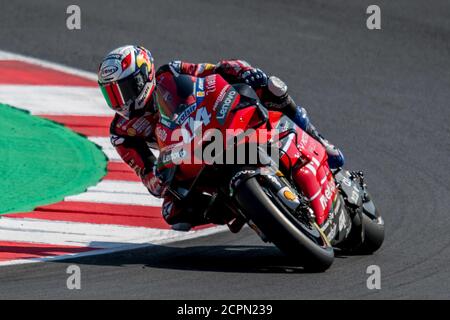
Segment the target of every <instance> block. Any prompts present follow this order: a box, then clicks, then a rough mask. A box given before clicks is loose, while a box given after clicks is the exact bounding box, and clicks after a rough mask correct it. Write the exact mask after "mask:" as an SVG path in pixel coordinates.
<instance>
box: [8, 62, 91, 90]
mask: <svg viewBox="0 0 450 320" xmlns="http://www.w3.org/2000/svg"><path fill="white" fill-rule="evenodd" d="M0 70H1V71H2V72H1V73H0V84H8V85H18V84H20V85H57V86H81V87H96V86H97V83H96V82H95V81H92V80H88V79H86V78H83V77H79V76H75V75H72V74H69V73H65V72H61V71H57V70H53V69H48V68H44V67H41V66H38V65H35V64H31V63H27V62H23V61H19V60H3V61H0Z"/></svg>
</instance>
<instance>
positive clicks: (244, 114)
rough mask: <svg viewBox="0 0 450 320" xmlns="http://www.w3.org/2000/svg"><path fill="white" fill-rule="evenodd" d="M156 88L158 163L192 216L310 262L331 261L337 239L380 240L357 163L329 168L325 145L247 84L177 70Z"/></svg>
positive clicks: (358, 245)
mask: <svg viewBox="0 0 450 320" xmlns="http://www.w3.org/2000/svg"><path fill="white" fill-rule="evenodd" d="M157 90H158V105H159V110H160V113H161V120H160V123H159V124H158V126H157V128H156V135H157V139H158V144H159V147H160V155H159V158H158V168H159V172H160V173H161V176H162V178H163V179H165V180H166V181H167V185H168V188H167V192H169V193H170V194H171V195H172V196H173V197H175V198H176V199H177V201H179V203H180V204H181V205H182V206H183V207H190V208H193V210H192V211H191V213H190V215H191V220H190V222H191V223H193V224H195V225H201V224H210V223H214V224H227V225H228V226H229V228H230V230H231V231H232V232H238V231H239V230H240V229H241V228H242V226H244V225H245V224H247V225H249V226H250V227H251V228H252V229H253V230H255V231H256V233H257V234H258V235H259V236H260V237H261V239H262V240H263V241H265V242H271V243H273V244H275V245H276V246H277V247H278V248H279V249H280V250H281V251H282V252H284V253H286V254H287V255H289V256H291V257H293V258H295V259H298V260H299V261H300V262H301V264H302V265H303V266H304V267H305V268H306V269H308V270H312V271H323V270H325V269H327V268H329V267H330V265H331V264H332V262H333V260H334V251H335V249H336V248H338V249H339V250H344V251H351V252H358V253H362V254H370V253H373V252H374V251H376V250H377V249H379V248H380V246H381V245H382V243H383V240H384V222H383V219H382V217H381V216H380V214H379V212H378V210H377V209H376V207H375V205H374V202H373V201H372V198H371V196H370V194H369V193H368V191H367V187H366V184H365V182H364V175H363V173H362V172H351V171H347V170H344V169H339V170H333V171H332V170H330V168H329V166H328V163H327V154H326V152H325V149H324V147H323V146H322V145H321V144H320V143H319V142H318V141H316V140H315V139H313V138H312V137H311V136H309V135H308V134H307V133H306V132H304V131H303V130H302V129H301V128H299V127H298V126H296V125H295V124H294V123H293V122H292V121H291V120H290V119H289V118H287V117H286V116H284V115H283V114H282V113H281V112H278V111H272V110H268V109H267V108H266V107H265V106H264V105H263V104H262V103H261V101H260V100H259V99H258V96H257V94H256V93H255V91H254V90H253V89H252V88H251V87H249V86H248V85H245V84H234V85H231V84H229V83H228V82H227V81H225V80H224V79H223V78H222V77H221V76H220V75H211V76H207V77H205V78H197V77H192V76H187V75H178V76H168V77H165V78H164V79H162V80H161V82H160V83H158V89H157ZM230 132H231V133H232V134H229V133H230ZM261 133H264V134H261ZM218 146H222V147H221V148H220V147H218ZM249 150H250V151H251V150H253V152H250V151H249ZM255 150H256V153H257V155H256V157H255ZM245 151H247V152H245ZM269 151H270V152H269ZM205 154H207V155H208V157H207V158H208V159H206V160H205V158H206V157H205ZM192 221H194V222H192Z"/></svg>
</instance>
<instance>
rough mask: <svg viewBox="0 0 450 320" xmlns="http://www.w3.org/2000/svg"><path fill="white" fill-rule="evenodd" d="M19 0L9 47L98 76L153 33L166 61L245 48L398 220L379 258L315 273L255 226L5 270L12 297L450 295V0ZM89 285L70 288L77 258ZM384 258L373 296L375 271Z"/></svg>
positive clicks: (5, 38) (2, 19)
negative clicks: (111, 55)
mask: <svg viewBox="0 0 450 320" xmlns="http://www.w3.org/2000/svg"><path fill="white" fill-rule="evenodd" d="M372 2H373V1H365V0H364V1H361V0H355V1H326V0H321V1H276V2H275V1H270V2H264V1H256V0H254V1H253V0H252V1H235V0H228V1H202V0H191V1H167V0H161V1H151V2H150V1H144V0H142V1H115V0H114V1H108V2H106V1H104V2H103V1H102V2H97V1H78V3H79V4H80V6H81V10H82V30H81V31H71V32H70V31H68V30H67V29H66V27H65V19H66V15H65V9H66V7H67V6H68V5H69V4H70V3H71V2H70V1H32V0H29V1H8V2H4V3H2V9H1V10H0V48H1V49H4V50H9V51H13V52H18V53H22V54H27V55H31V56H35V57H38V58H42V59H48V60H51V61H56V62H61V63H64V64H67V65H70V66H74V67H78V68H81V69H85V70H89V71H95V70H96V67H97V63H98V62H99V60H100V59H101V57H102V55H104V54H105V53H106V52H107V51H108V50H110V49H112V48H114V47H116V46H119V45H122V44H125V43H141V44H143V45H144V46H146V47H148V48H151V50H152V52H153V54H154V56H155V58H156V61H157V62H158V63H159V64H161V63H163V62H166V61H169V60H171V59H182V60H190V61H195V62H202V61H211V62H215V61H217V60H219V59H222V58H232V57H239V58H245V59H246V60H248V61H249V62H251V63H252V64H254V65H256V66H259V67H261V68H263V69H264V70H266V71H267V72H268V73H272V74H277V75H278V76H280V77H281V78H283V79H284V80H285V81H286V82H287V83H288V84H289V86H290V90H291V93H292V95H293V96H294V97H295V98H296V100H297V101H298V102H299V103H301V104H303V105H304V106H306V107H308V109H309V111H310V115H311V117H312V119H313V120H314V123H315V124H316V125H317V126H318V127H319V128H320V129H321V131H322V132H323V133H324V135H325V136H327V137H328V138H329V139H330V140H332V141H333V142H334V143H335V144H337V145H338V146H340V147H341V148H342V150H343V151H344V152H345V155H346V157H347V167H348V168H350V169H364V170H365V171H366V176H367V182H368V184H369V186H370V189H371V190H372V194H373V196H374V198H375V200H376V201H377V204H378V206H379V208H380V210H381V212H382V213H383V215H384V217H385V221H386V240H385V244H384V245H383V247H382V249H381V250H380V251H379V252H377V253H376V254H374V255H372V256H352V257H337V258H336V260H335V263H334V265H333V266H332V267H331V269H329V270H328V271H327V272H326V273H323V274H307V273H303V272H302V270H301V269H300V268H296V267H295V266H293V265H291V264H290V263H289V261H288V260H287V259H285V258H284V257H283V256H282V255H281V254H280V253H278V251H277V249H275V248H273V247H271V246H267V245H265V244H263V243H262V242H261V241H260V240H259V238H257V237H256V236H255V235H254V234H253V232H252V231H250V230H248V229H246V230H244V231H243V232H241V233H240V234H238V235H233V234H231V233H222V234H217V235H213V236H209V237H208V238H199V239H195V240H190V241H186V242H182V243H177V244H171V245H165V246H155V247H150V248H147V249H140V250H136V251H130V252H125V253H119V254H111V255H106V256H99V257H91V258H83V259H77V260H75V261H65V262H53V263H42V264H33V265H25V266H13V267H5V268H1V269H0V299H2V298H36V299H38V298H155V299H165V298H175V299H214V298H216V299H231V298H253V299H260V298H262V299H266V298H267V299H269V298H274V299H286V298H289V299H297V298H309V299H319V298H356V299H358V298H375V299H379V298H449V297H450V263H449V262H450V246H449V243H450V237H449V228H450V215H449V210H448V208H449V207H450V170H448V165H449V164H450V160H449V159H450V126H449V123H448V121H449V119H450V108H449V103H450V90H449V88H450V20H449V19H448V15H449V13H450V3H449V2H448V1H446V0H435V1H433V2H429V1H411V0H401V1H400V0H397V1H381V0H378V1H376V3H377V4H378V5H379V6H380V7H381V9H382V12H381V17H382V30H379V31H369V30H368V29H367V28H366V22H365V20H366V17H367V16H366V14H365V10H366V8H367V6H368V5H369V4H372ZM72 263H76V264H78V265H79V266H80V267H81V270H82V289H81V290H79V291H76V290H75V291H69V290H67V288H66V278H67V274H66V273H65V271H66V268H67V266H68V265H69V264H72ZM373 264H375V265H378V266H380V268H381V275H382V282H381V286H382V288H381V290H373V291H371V290H368V289H367V287H366V279H367V277H368V275H367V274H366V268H367V267H368V266H369V265H373Z"/></svg>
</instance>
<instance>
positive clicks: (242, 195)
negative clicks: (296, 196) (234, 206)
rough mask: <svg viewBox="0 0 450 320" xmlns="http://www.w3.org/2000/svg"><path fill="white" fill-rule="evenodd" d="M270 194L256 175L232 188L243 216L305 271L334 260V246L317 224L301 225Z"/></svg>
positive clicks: (320, 269) (319, 267) (316, 270)
mask: <svg viewBox="0 0 450 320" xmlns="http://www.w3.org/2000/svg"><path fill="white" fill-rule="evenodd" d="M271 197H273V195H271V194H270V192H268V191H267V190H266V189H264V188H263V187H262V186H261V184H260V183H259V181H258V177H253V178H250V179H248V180H247V181H245V182H242V184H241V185H240V186H239V188H238V190H237V192H236V200H237V202H238V203H239V205H240V207H241V208H242V210H243V212H244V214H245V216H246V217H247V218H248V219H250V220H251V221H252V222H253V223H254V224H255V225H256V226H257V227H258V229H259V230H260V231H261V232H262V233H263V234H264V235H265V236H266V237H267V238H268V240H269V241H271V242H273V243H274V244H275V245H276V246H277V247H278V248H279V249H280V250H281V251H282V252H284V253H285V254H287V255H289V256H290V257H293V258H295V259H300V260H301V262H302V265H303V266H304V267H305V269H307V270H309V271H314V272H321V271H325V270H326V269H328V268H329V267H330V266H331V264H332V263H333V260H334V250H333V247H332V246H331V245H330V243H329V241H328V239H326V236H325V235H324V233H323V232H322V231H321V230H320V229H319V227H318V226H317V224H309V225H308V226H307V225H305V224H304V223H302V222H300V221H299V220H298V219H296V218H295V217H294V216H292V215H291V214H290V212H288V210H286V209H285V208H281V206H280V205H276V203H275V201H274V200H272V199H271ZM309 229H310V230H309Z"/></svg>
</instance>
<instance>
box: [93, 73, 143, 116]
mask: <svg viewBox="0 0 450 320" xmlns="http://www.w3.org/2000/svg"><path fill="white" fill-rule="evenodd" d="M145 83H146V79H145V75H144V74H143V73H142V72H141V70H138V71H137V72H136V73H135V74H132V75H130V76H129V77H126V78H125V79H122V80H119V81H114V82H111V83H106V84H101V83H99V86H100V89H101V91H102V94H103V97H104V98H105V100H106V103H107V104H108V105H109V106H110V107H111V108H112V109H113V110H114V111H116V112H119V113H120V112H121V111H122V110H123V109H128V106H129V105H131V104H132V103H133V102H134V101H135V99H136V98H137V97H138V96H139V94H140V93H141V91H142V89H143V88H144V86H145Z"/></svg>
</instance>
